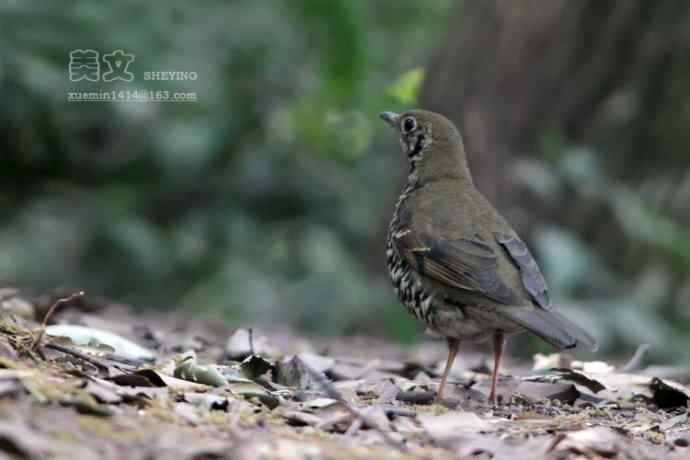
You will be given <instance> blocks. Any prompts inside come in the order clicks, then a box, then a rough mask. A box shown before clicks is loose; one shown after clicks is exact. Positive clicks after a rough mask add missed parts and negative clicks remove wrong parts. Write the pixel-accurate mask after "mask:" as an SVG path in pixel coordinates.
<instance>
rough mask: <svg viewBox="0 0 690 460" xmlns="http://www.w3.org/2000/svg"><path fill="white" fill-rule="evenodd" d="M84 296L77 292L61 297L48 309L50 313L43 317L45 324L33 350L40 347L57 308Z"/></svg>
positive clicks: (32, 346)
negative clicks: (49, 321)
mask: <svg viewBox="0 0 690 460" xmlns="http://www.w3.org/2000/svg"><path fill="white" fill-rule="evenodd" d="M83 295H84V291H77V292H75V293H73V294H70V295H68V296H67V297H60V298H59V299H57V300H56V301H55V303H53V305H51V306H50V308H49V309H48V312H47V313H46V315H45V316H44V317H43V323H42V324H41V330H40V331H38V335H37V336H36V338H35V339H34V341H33V343H32V344H31V349H32V350H35V349H36V347H38V344H39V343H41V340H42V339H43V335H44V334H45V333H46V327H47V326H48V320H49V319H50V317H51V316H53V313H55V310H56V309H57V307H59V306H60V305H62V304H63V303H67V302H71V301H72V300H74V299H76V298H77V297H82V296H83Z"/></svg>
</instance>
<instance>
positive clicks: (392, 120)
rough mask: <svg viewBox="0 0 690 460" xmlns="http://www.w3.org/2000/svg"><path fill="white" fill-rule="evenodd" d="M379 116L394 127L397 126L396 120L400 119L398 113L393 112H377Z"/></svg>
mask: <svg viewBox="0 0 690 460" xmlns="http://www.w3.org/2000/svg"><path fill="white" fill-rule="evenodd" d="M379 117H381V119H382V120H383V121H385V122H386V123H388V124H389V125H391V126H392V127H394V128H395V127H397V126H398V122H399V121H400V115H398V114H397V113H395V112H381V113H379Z"/></svg>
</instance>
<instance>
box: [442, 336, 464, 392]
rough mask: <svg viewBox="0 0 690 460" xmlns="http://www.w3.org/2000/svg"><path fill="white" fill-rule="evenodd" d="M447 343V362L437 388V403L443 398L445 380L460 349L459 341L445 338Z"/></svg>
mask: <svg viewBox="0 0 690 460" xmlns="http://www.w3.org/2000/svg"><path fill="white" fill-rule="evenodd" d="M446 341H447V342H448V360H447V361H446V368H445V369H444V370H443V376H442V377H441V385H439V387H438V393H436V399H437V400H438V401H440V400H441V398H443V388H444V387H445V386H446V380H448V374H449V373H450V368H451V367H453V361H455V356H456V355H457V354H458V350H459V349H460V341H459V340H458V339H454V338H452V337H447V338H446Z"/></svg>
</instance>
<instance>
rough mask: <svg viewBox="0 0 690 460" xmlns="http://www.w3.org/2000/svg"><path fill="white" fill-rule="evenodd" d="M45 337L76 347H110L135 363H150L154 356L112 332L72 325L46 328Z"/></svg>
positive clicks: (56, 325) (57, 325)
mask: <svg viewBox="0 0 690 460" xmlns="http://www.w3.org/2000/svg"><path fill="white" fill-rule="evenodd" d="M45 333H46V335H49V336H54V337H67V338H69V339H70V340H71V341H72V342H74V343H75V344H77V345H84V346H88V345H90V344H93V343H95V344H103V345H106V346H109V347H112V348H113V349H114V350H115V354H117V355H120V356H122V357H124V358H127V359H131V360H135V361H152V360H153V359H155V356H154V354H153V353H152V352H151V351H149V350H147V349H145V348H144V347H142V346H140V345H137V344H136V343H134V342H132V341H130V340H127V339H125V338H122V337H120V336H119V335H115V334H113V333H112V332H108V331H103V330H100V329H93V328H89V327H84V326H77V325H72V324H55V325H52V326H48V327H46V331H45Z"/></svg>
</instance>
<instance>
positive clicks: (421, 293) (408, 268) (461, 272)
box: [379, 110, 598, 404]
mask: <svg viewBox="0 0 690 460" xmlns="http://www.w3.org/2000/svg"><path fill="white" fill-rule="evenodd" d="M379 116H380V117H381V118H382V119H383V120H384V121H385V122H387V123H388V124H389V125H391V126H392V127H393V128H394V129H395V131H396V132H397V134H398V136H399V139H400V145H401V148H402V151H403V154H404V155H405V157H406V158H407V163H408V166H409V173H408V176H407V182H406V183H405V185H404V187H403V189H402V192H401V193H400V197H399V198H398V201H397V203H396V205H395V211H394V212H393V217H392V219H391V221H390V224H389V227H388V234H387V237H386V265H387V269H388V273H389V275H390V278H391V281H392V283H393V287H394V290H395V292H396V294H397V296H398V298H399V299H400V301H401V303H402V304H403V305H404V306H405V307H406V308H407V310H408V311H409V313H411V314H412V315H413V316H414V317H415V318H417V319H418V320H420V321H423V322H424V323H425V324H426V326H427V329H428V330H430V331H431V332H432V333H434V334H435V335H440V336H442V337H445V338H446V342H447V345H448V357H447V360H446V364H445V368H444V371H443V374H442V376H441V381H440V384H439V386H438V390H437V393H436V398H437V400H438V401H442V399H443V392H444V388H445V386H446V382H447V380H448V374H449V372H450V369H451V367H452V366H453V362H454V361H455V357H456V355H457V353H458V350H459V348H460V343H461V342H462V341H483V340H487V339H493V345H494V366H493V372H492V375H491V391H490V393H489V401H490V402H491V403H493V404H496V382H497V378H498V373H499V370H500V365H501V358H502V356H503V352H504V347H505V341H506V337H507V336H510V335H514V334H518V333H522V332H525V331H529V332H531V333H533V334H536V335H537V336H538V337H540V338H541V339H543V340H544V341H546V342H547V343H549V344H551V345H552V346H554V347H555V348H557V349H568V348H574V347H576V346H582V347H586V348H589V349H591V350H593V351H595V350H596V349H597V346H598V345H597V341H596V339H594V338H593V337H592V336H591V335H590V334H589V333H587V332H586V331H585V330H584V329H582V328H581V327H579V326H577V325H576V324H575V323H574V322H572V321H570V320H569V319H567V318H566V317H565V316H563V315H562V314H561V313H559V312H558V311H557V310H556V309H555V307H554V306H552V305H551V304H550V302H549V295H548V290H547V285H546V281H545V279H544V277H543V275H542V273H541V271H540V270H539V266H538V265H537V262H536V261H535V259H534V257H532V254H531V252H530V250H529V249H528V247H527V245H526V244H525V243H524V242H523V240H522V239H520V237H519V236H518V234H517V233H516V232H515V230H513V228H512V227H511V226H510V224H509V223H508V222H507V221H506V220H505V219H504V218H503V217H502V216H501V214H500V213H499V212H498V211H497V210H496V209H495V208H494V207H493V206H492V205H491V203H490V202H489V201H488V200H487V199H486V198H485V197H484V195H483V194H482V193H481V192H480V191H479V190H478V189H477V187H476V186H475V183H474V181H473V179H472V174H471V173H470V169H469V167H468V163H467V158H466V155H465V149H464V146H463V141H462V137H461V135H460V132H459V131H458V129H457V128H456V127H455V125H454V124H453V122H451V121H450V120H449V119H447V118H446V117H444V116H443V115H441V114H438V113H434V112H430V111H425V110H410V111H407V112H404V113H400V114H399V113H395V112H382V113H381V114H380V115H379Z"/></svg>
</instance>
